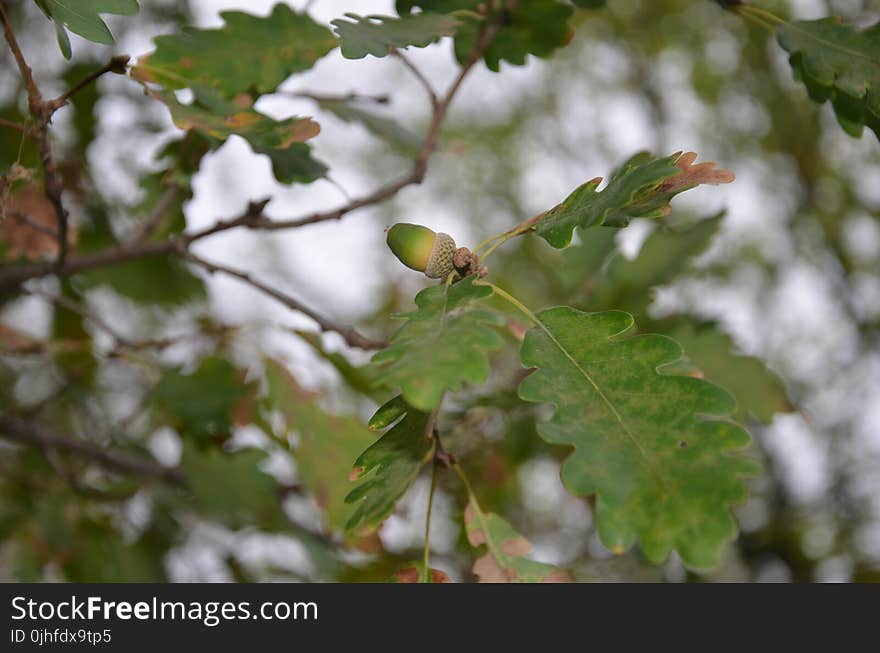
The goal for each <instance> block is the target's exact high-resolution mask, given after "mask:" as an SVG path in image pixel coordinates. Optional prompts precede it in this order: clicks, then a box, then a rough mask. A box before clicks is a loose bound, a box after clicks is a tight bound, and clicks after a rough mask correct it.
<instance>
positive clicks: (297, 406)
mask: <svg viewBox="0 0 880 653" xmlns="http://www.w3.org/2000/svg"><path fill="white" fill-rule="evenodd" d="M266 383H267V390H268V401H267V403H268V406H269V407H270V408H271V409H273V410H276V411H278V413H279V414H280V415H281V416H282V417H283V418H284V422H285V426H286V429H287V431H288V432H290V433H295V434H296V435H297V438H298V439H297V444H296V449H295V458H296V463H297V465H296V470H297V475H298V477H299V479H300V480H301V481H302V483H303V485H304V486H305V487H306V488H308V490H309V491H310V492H311V493H312V494H313V495H314V496H315V500H316V501H317V503H318V505H319V506H320V507H321V509H322V510H323V511H324V514H325V515H326V524H327V525H328V526H329V527H330V529H332V530H334V531H342V530H343V529H344V528H345V524H346V523H347V522H348V520H349V519H350V518H351V516H352V513H353V512H354V509H353V507H352V506H351V504H349V503H346V502H345V497H346V495H347V494H348V492H349V491H350V489H351V488H350V486H349V482H348V474H349V472H350V470H351V465H352V462H353V461H354V460H355V459H356V458H357V457H358V454H360V453H361V452H362V451H363V450H364V447H366V446H367V445H369V444H370V442H372V440H373V437H374V435H373V434H372V433H371V432H370V431H369V430H368V429H367V428H366V427H365V426H364V425H363V424H362V423H361V422H360V421H358V420H355V419H352V418H350V417H341V416H339V415H331V414H330V413H327V412H326V411H324V410H323V409H322V408H321V407H320V406H319V405H318V403H317V401H316V399H317V395H316V394H314V393H309V392H307V391H305V390H303V388H302V387H300V385H299V384H298V383H297V382H296V379H294V378H293V376H292V375H291V374H290V372H288V371H287V369H285V368H284V367H283V366H282V365H281V364H279V363H276V362H274V361H267V363H266Z"/></svg>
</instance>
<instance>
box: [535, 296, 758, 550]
mask: <svg viewBox="0 0 880 653" xmlns="http://www.w3.org/2000/svg"><path fill="white" fill-rule="evenodd" d="M537 319H538V326H537V327H535V328H533V329H532V330H531V331H529V333H528V334H527V335H526V339H525V341H524V342H523V346H522V352H521V357H522V361H523V365H525V366H526V367H536V368H538V369H537V371H536V372H535V373H534V374H532V375H530V376H529V377H528V378H527V379H525V380H524V381H523V383H522V384H521V385H520V396H521V397H522V398H523V399H525V400H526V401H533V402H550V403H552V404H554V406H555V409H556V410H555V416H554V418H553V419H552V420H551V421H550V422H546V423H543V424H540V425H539V426H538V432H539V433H540V434H541V436H542V437H543V438H544V439H546V440H548V441H549V442H552V443H555V444H565V445H571V446H573V447H574V452H573V453H572V455H571V456H570V457H569V458H568V459H567V460H566V462H565V464H564V465H563V468H562V478H563V480H564V481H565V483H566V485H567V486H568V487H569V488H570V489H571V490H572V491H573V492H575V493H577V494H581V495H584V496H586V495H594V494H595V495H596V523H597V527H598V530H599V534H600V535H601V536H602V540H603V542H604V543H605V545H606V546H607V547H608V548H609V549H611V550H612V551H618V552H622V551H624V550H626V549H628V548H629V547H630V546H632V544H633V542H634V541H635V540H636V538H638V539H639V540H640V543H641V547H642V550H643V551H644V553H645V555H646V556H647V557H648V558H649V559H651V560H653V561H654V562H660V561H662V560H663V559H664V558H665V557H666V555H667V554H668V553H669V551H670V550H671V549H672V548H676V549H677V550H678V552H679V553H680V555H681V557H682V559H683V560H684V561H685V563H687V564H689V565H693V566H695V567H711V566H713V565H714V564H716V563H717V561H718V556H719V554H720V549H721V545H722V544H723V543H724V541H725V540H727V539H730V538H732V537H733V536H734V535H735V533H736V525H735V523H734V521H733V518H732V517H731V516H730V514H729V513H728V512H727V507H728V506H729V505H730V504H732V503H738V502H741V501H743V500H744V499H745V496H746V489H745V485H744V484H743V483H742V480H741V478H742V477H743V476H746V475H748V474H753V473H755V471H756V467H755V465H754V464H753V462H752V461H750V460H748V459H746V458H742V457H736V456H733V455H731V452H733V451H736V450H739V449H742V448H744V447H745V446H746V445H747V444H748V442H749V438H748V434H747V433H746V432H745V431H744V430H743V429H742V428H741V427H739V426H738V425H736V424H734V423H732V422H730V421H728V420H726V419H725V418H727V417H728V416H729V415H730V413H732V412H733V410H734V407H735V403H734V400H733V398H732V397H731V396H730V395H728V394H727V393H726V392H724V391H723V390H722V389H720V388H718V387H717V386H714V385H712V384H710V383H707V382H705V381H703V380H702V379H697V378H694V377H691V376H673V375H670V374H667V373H665V370H664V369H663V368H664V367H666V366H668V365H670V364H671V363H674V362H675V361H677V360H678V359H679V358H680V357H681V355H682V352H681V348H680V347H679V346H678V344H677V343H675V341H673V340H671V339H670V338H667V337H663V336H657V335H641V336H635V337H630V338H622V336H624V335H626V334H627V332H628V331H631V330H632V328H633V320H632V317H631V316H630V315H628V314H626V313H622V312H619V311H608V312H605V313H582V312H579V311H575V310H573V309H570V308H554V309H549V310H546V311H543V312H541V313H539V314H538V316H537Z"/></svg>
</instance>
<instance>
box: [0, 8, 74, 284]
mask: <svg viewBox="0 0 880 653" xmlns="http://www.w3.org/2000/svg"><path fill="white" fill-rule="evenodd" d="M0 21H2V22H3V35H4V36H5V37H6V42H7V43H8V44H9V49H10V50H11V51H12V56H13V57H14V58H15V62H16V63H17V64H18V69H19V71H20V72H21V78H22V80H23V81H24V85H25V88H26V89H27V94H28V108H29V109H30V112H31V116H33V118H34V125H33V126H32V127H31V129H30V132H31V134H32V135H33V136H34V138H35V140H36V141H37V147H38V149H39V151H40V163H41V164H42V166H43V179H44V181H45V186H46V197H47V198H48V199H49V201H50V202H51V203H52V206H53V207H54V208H55V213H56V214H57V216H58V258H57V260H56V261H55V266H54V268H55V269H56V270H62V269H64V264H65V263H66V261H67V246H68V242H67V241H68V234H67V232H68V224H67V223H68V213H67V209H65V208H64V203H63V202H62V201H61V194H62V193H63V192H64V185H63V184H62V182H61V176H60V175H59V174H58V167H57V166H56V164H55V161H54V160H53V159H52V148H51V146H50V145H49V120H50V119H51V118H52V110H50V108H49V104H50V103H48V102H45V101H44V100H43V96H42V94H41V93H40V89H39V88H38V87H37V84H36V82H35V81H34V75H33V72H32V71H31V69H30V66H28V64H27V62H26V61H25V58H24V54H22V51H21V48H20V47H19V46H18V41H17V40H16V38H15V34H14V33H13V31H12V25H11V24H10V23H9V19H8V17H7V16H6V9H5V7H4V6H3V3H2V2H0Z"/></svg>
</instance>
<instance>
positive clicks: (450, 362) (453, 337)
mask: <svg viewBox="0 0 880 653" xmlns="http://www.w3.org/2000/svg"><path fill="white" fill-rule="evenodd" d="M490 295H492V289H491V288H489V287H487V286H481V285H478V284H477V283H476V279H475V278H474V277H468V278H467V279H464V280H462V281H460V282H459V283H457V284H454V285H448V284H443V285H440V286H435V287H433V288H426V289H425V290H423V291H421V292H420V293H419V294H418V295H416V306H418V309H417V310H415V311H413V312H411V313H406V314H404V315H402V316H401V317H402V318H404V319H406V324H404V325H403V326H402V327H401V328H400V329H399V330H398V331H397V333H395V334H394V336H393V337H392V338H391V343H390V345H389V347H388V348H387V349H385V350H383V351H381V352H379V353H378V354H376V355H375V356H374V357H373V363H375V364H376V365H377V366H379V371H378V373H377V374H376V376H375V378H374V379H373V383H374V384H375V385H378V386H387V387H391V388H398V387H399V388H400V389H401V392H402V394H403V398H404V399H405V400H406V401H407V403H408V404H409V405H410V406H413V407H414V408H417V409H419V410H422V411H431V410H432V409H434V408H435V407H436V406H437V405H438V404H439V403H440V400H441V399H442V397H443V393H444V392H446V391H448V390H452V391H455V390H458V389H460V388H461V386H462V384H463V383H465V382H468V381H469V382H471V383H481V382H483V381H485V380H486V376H487V375H488V374H489V361H488V359H487V357H486V352H489V351H492V350H495V349H498V348H499V347H501V344H502V341H501V336H500V335H499V334H498V330H497V329H498V327H502V326H504V323H505V321H504V318H503V317H502V316H501V315H500V314H498V313H496V312H494V311H491V310H487V309H486V308H484V307H482V306H481V300H484V299H486V298H487V297H489V296H490Z"/></svg>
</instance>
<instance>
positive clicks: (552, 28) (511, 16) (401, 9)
mask: <svg viewBox="0 0 880 653" xmlns="http://www.w3.org/2000/svg"><path fill="white" fill-rule="evenodd" d="M483 4H484V3H483V2H482V0H397V13H399V14H401V15H404V14H406V13H408V12H410V11H411V10H412V9H413V8H414V7H421V8H422V9H423V10H424V11H432V12H435V13H440V14H448V13H451V12H453V11H459V10H467V11H469V12H471V13H470V14H467V15H465V14H464V13H463V14H461V15H462V17H463V22H462V24H461V25H460V26H459V27H458V30H457V32H456V35H455V55H456V57H457V58H458V61H459V62H464V61H465V60H466V59H467V57H468V55H469V54H470V52H471V50H472V49H473V47H474V44H475V43H476V39H477V34H478V32H479V28H480V23H481V21H478V20H475V19H474V18H473V17H472V14H473V13H474V12H477V11H478V8H479V7H480V6H481V5H483ZM498 11H500V12H501V13H502V16H501V17H500V18H498V19H497V20H499V22H500V25H501V27H500V29H499V30H498V33H497V34H496V35H495V38H494V39H493V40H492V42H491V43H490V45H489V48H488V49H487V50H486V54H485V55H484V57H483V58H484V60H485V61H486V65H487V66H488V67H489V69H490V70H494V71H495V72H498V69H499V67H500V62H501V61H507V62H508V63H512V64H515V65H518V66H521V65H523V64H525V63H526V56H527V55H529V54H533V55H535V56H536V57H542V58H546V57H549V56H550V55H551V54H553V52H554V51H555V50H556V49H557V48H560V47H562V46H564V45H566V44H567V43H568V41H569V40H570V39H571V35H572V31H571V28H570V27H569V26H568V18H569V16H571V13H572V8H571V6H570V5H567V4H565V3H563V2H559V1H557V0H519V2H517V3H516V5H515V6H513V8H512V9H509V8H507V7H506V6H505V7H503V8H501V9H499V10H498Z"/></svg>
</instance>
